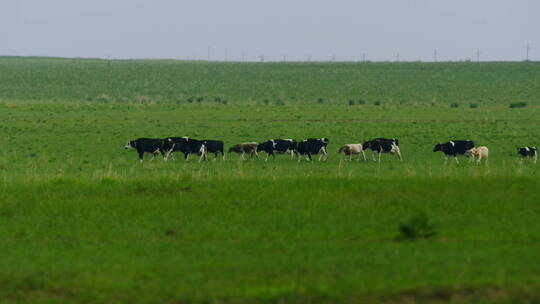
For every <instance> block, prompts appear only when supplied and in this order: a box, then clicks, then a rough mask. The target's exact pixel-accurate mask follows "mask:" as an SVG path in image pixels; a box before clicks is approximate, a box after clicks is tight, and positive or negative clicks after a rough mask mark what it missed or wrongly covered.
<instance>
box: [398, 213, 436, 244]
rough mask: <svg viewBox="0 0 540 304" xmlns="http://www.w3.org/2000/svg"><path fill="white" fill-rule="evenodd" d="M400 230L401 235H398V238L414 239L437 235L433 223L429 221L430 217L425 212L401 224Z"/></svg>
mask: <svg viewBox="0 0 540 304" xmlns="http://www.w3.org/2000/svg"><path fill="white" fill-rule="evenodd" d="M398 230H399V235H398V236H397V237H396V239H397V240H410V241H413V240H417V239H425V238H430V237H433V236H435V235H437V233H436V232H435V230H434V228H433V225H432V224H431V223H430V222H429V218H428V217H427V215H425V214H424V213H419V214H417V215H415V216H413V217H411V218H410V219H409V220H408V221H406V222H405V223H402V224H400V225H399V227H398Z"/></svg>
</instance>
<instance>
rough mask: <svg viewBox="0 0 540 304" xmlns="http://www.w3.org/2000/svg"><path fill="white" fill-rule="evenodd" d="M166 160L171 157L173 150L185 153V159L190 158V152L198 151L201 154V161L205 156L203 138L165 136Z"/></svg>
mask: <svg viewBox="0 0 540 304" xmlns="http://www.w3.org/2000/svg"><path fill="white" fill-rule="evenodd" d="M164 149H165V152H166V157H165V160H167V159H168V158H169V156H170V155H171V153H172V152H182V153H184V159H185V160H189V154H191V153H196V154H198V155H201V157H200V158H199V161H201V159H202V158H203V157H204V151H205V145H204V142H203V141H202V140H197V139H193V138H189V137H185V136H184V137H167V138H165V147H164Z"/></svg>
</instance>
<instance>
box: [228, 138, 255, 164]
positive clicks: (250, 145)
mask: <svg viewBox="0 0 540 304" xmlns="http://www.w3.org/2000/svg"><path fill="white" fill-rule="evenodd" d="M258 145H259V144H258V143H256V142H244V143H240V144H237V145H234V146H231V147H230V148H229V153H231V152H235V153H238V154H240V158H241V159H242V160H244V154H246V153H247V154H250V155H251V157H253V155H255V156H257V159H259V153H257V146H258Z"/></svg>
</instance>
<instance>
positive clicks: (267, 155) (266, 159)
mask: <svg viewBox="0 0 540 304" xmlns="http://www.w3.org/2000/svg"><path fill="white" fill-rule="evenodd" d="M269 156H270V154H268V153H266V158H265V159H264V161H265V162H267V161H268V157H269Z"/></svg>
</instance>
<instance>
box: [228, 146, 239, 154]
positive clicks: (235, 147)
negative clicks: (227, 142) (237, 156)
mask: <svg viewBox="0 0 540 304" xmlns="http://www.w3.org/2000/svg"><path fill="white" fill-rule="evenodd" d="M231 152H240V145H234V146H231V147H230V148H229V151H228V153H231Z"/></svg>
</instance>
